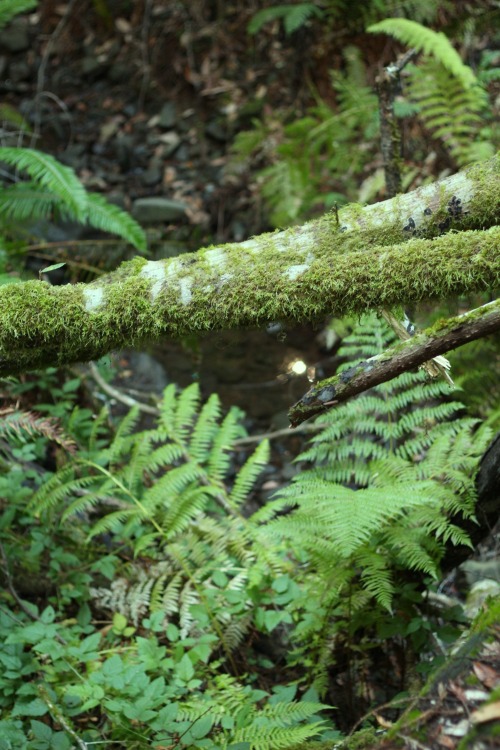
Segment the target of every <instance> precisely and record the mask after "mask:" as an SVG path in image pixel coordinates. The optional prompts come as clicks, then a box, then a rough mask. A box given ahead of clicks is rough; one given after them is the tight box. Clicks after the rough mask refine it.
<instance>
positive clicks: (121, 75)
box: [108, 62, 134, 83]
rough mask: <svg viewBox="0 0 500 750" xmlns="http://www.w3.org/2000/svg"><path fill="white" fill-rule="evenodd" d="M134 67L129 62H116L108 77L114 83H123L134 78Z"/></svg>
mask: <svg viewBox="0 0 500 750" xmlns="http://www.w3.org/2000/svg"><path fill="white" fill-rule="evenodd" d="M133 76H134V69H133V68H132V67H131V66H130V65H127V63H122V62H115V63H113V65H111V67H110V69H109V71H108V78H109V80H110V81H111V82H112V83H123V82H124V81H130V80H132V78H133Z"/></svg>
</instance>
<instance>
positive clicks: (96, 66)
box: [80, 54, 107, 80]
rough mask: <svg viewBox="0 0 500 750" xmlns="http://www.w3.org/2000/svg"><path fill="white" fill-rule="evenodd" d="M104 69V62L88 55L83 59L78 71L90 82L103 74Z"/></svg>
mask: <svg viewBox="0 0 500 750" xmlns="http://www.w3.org/2000/svg"><path fill="white" fill-rule="evenodd" d="M106 68H107V65H106V63H105V62H103V61H101V60H99V59H98V58H97V57H95V55H94V54H89V55H87V57H84V58H83V60H82V64H81V68H80V70H81V73H82V76H83V77H84V78H89V79H90V80H92V79H94V78H97V77H98V76H99V75H101V74H102V73H104V72H105V70H106Z"/></svg>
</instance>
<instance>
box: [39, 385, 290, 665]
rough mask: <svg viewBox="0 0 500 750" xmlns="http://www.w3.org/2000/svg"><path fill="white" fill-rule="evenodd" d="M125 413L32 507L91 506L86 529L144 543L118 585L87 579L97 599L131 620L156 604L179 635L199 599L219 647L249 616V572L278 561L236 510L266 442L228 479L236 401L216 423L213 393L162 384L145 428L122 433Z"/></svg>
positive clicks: (128, 421)
mask: <svg viewBox="0 0 500 750" xmlns="http://www.w3.org/2000/svg"><path fill="white" fill-rule="evenodd" d="M137 418H138V412H137V410H135V409H132V410H130V412H129V413H128V414H127V415H126V416H125V417H124V418H123V419H122V421H121V423H120V424H119V425H118V428H117V430H116V433H115V436H114V438H113V440H111V442H110V444H109V445H108V446H107V447H105V448H102V449H96V450H94V452H93V453H89V454H87V455H85V454H81V455H80V457H79V458H78V459H76V460H75V461H73V462H72V463H69V464H67V465H66V466H64V467H62V468H61V469H60V470H59V471H58V472H57V473H56V474H55V475H54V476H52V477H51V478H50V479H49V480H48V481H46V482H45V483H44V485H43V486H42V487H41V488H40V490H39V492H37V494H36V495H35V497H34V500H33V508H34V509H35V511H36V512H37V513H38V514H43V513H45V512H47V511H49V510H50V511H51V512H53V509H54V508H57V507H59V508H61V506H62V520H63V522H72V520H73V519H74V518H75V516H81V515H82V514H92V515H94V514H95V513H96V512H99V513H100V514H101V517H100V518H98V520H97V521H95V522H94V523H93V525H92V529H91V531H90V534H89V539H92V538H94V537H97V536H99V535H101V534H104V533H109V532H112V533H113V534H115V535H116V536H117V537H118V538H122V539H124V540H129V541H131V542H132V543H133V545H134V550H135V554H136V555H138V554H139V553H143V552H144V551H145V550H148V553H149V554H150V555H152V556H153V557H155V558H157V559H158V558H159V559H158V562H157V564H156V565H154V566H151V567H150V568H149V569H148V570H147V572H146V571H143V570H142V568H141V566H140V565H135V564H134V565H133V566H132V567H131V570H130V572H129V576H128V578H129V582H128V584H127V588H126V591H125V590H124V586H123V582H120V583H113V584H112V585H111V587H110V588H108V589H106V588H104V589H94V590H93V596H94V599H95V601H96V603H97V604H98V605H99V606H100V607H102V608H106V609H107V608H109V609H112V610H113V611H119V612H121V613H122V614H123V615H125V616H126V617H127V618H129V619H130V620H131V621H132V622H133V623H134V624H139V622H140V620H141V619H142V617H144V616H145V615H146V614H147V613H148V612H149V611H154V612H158V611H160V612H162V613H163V614H164V616H165V618H167V619H171V618H174V619H175V620H176V622H177V624H178V626H179V628H180V630H181V633H182V635H183V637H185V636H188V635H191V634H193V633H196V631H197V628H199V627H200V625H199V616H197V615H196V614H195V612H196V611H197V610H196V608H197V607H200V606H202V607H203V608H204V610H205V611H206V612H209V620H208V621H207V623H205V626H206V627H208V628H209V629H214V630H215V632H216V634H217V636H218V639H219V642H220V643H221V644H222V645H223V647H224V648H225V650H226V652H227V653H230V652H231V650H233V649H235V648H237V646H238V644H239V643H240V642H241V641H242V640H243V638H244V637H245V635H246V634H247V632H248V630H249V628H250V627H251V625H252V622H253V614H252V613H253V610H254V608H255V605H254V603H253V602H252V598H251V592H250V589H251V586H252V582H255V581H256V580H262V579H263V578H264V579H267V578H269V577H270V576H271V575H273V574H276V571H277V570H278V569H281V568H282V566H283V562H282V560H281V558H280V556H279V554H278V553H273V552H272V551H269V550H266V549H265V548H264V547H262V545H261V544H260V542H259V541H258V539H257V534H256V533H255V526H253V525H250V524H249V523H248V522H245V521H244V519H243V517H242V516H241V515H240V509H241V508H242V506H243V504H244V503H245V501H246V500H247V497H248V495H249V493H250V492H251V490H252V488H253V486H254V484H255V482H256V480H257V478H258V475H259V474H260V472H261V471H262V467H263V465H264V464H265V463H266V462H267V460H268V453H269V448H268V445H267V442H266V441H264V442H262V443H261V444H260V445H259V446H258V448H257V450H256V451H255V453H254V454H253V455H251V456H250V457H249V458H248V459H247V461H246V463H245V464H244V465H243V466H242V467H241V468H240V470H239V472H237V473H236V475H235V477H234V479H231V481H229V478H228V477H229V476H231V475H232V473H233V467H232V463H231V460H230V450H231V448H232V443H233V441H234V440H235V439H237V438H238V437H240V436H241V435H242V434H244V431H243V428H242V425H241V413H240V412H239V411H238V410H236V409H234V410H231V411H230V412H229V413H228V414H227V415H226V416H225V418H224V419H223V420H222V421H221V407H220V403H219V400H218V398H217V396H215V395H213V396H211V397H210V398H209V399H208V401H207V402H206V403H205V404H203V405H202V404H201V402H200V393H199V388H198V386H197V385H196V384H193V385H192V386H190V387H189V388H187V389H185V390H184V391H181V392H180V393H178V392H177V391H176V388H175V386H173V385H172V386H169V387H168V388H167V389H166V390H165V393H164V397H163V401H162V404H161V406H160V416H159V418H158V423H157V425H156V427H154V428H153V429H150V430H146V431H143V432H139V433H134V428H135V426H136V424H137ZM110 506H111V507H110ZM221 576H222V577H221ZM235 593H237V596H236V597H235V596H234V594H235Z"/></svg>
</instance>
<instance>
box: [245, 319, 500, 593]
mask: <svg viewBox="0 0 500 750" xmlns="http://www.w3.org/2000/svg"><path fill="white" fill-rule="evenodd" d="M369 332H370V333H369ZM367 335H369V336H371V341H369V342H368V345H366V344H365V341H366V337H367ZM388 341H389V339H388V335H387V333H386V332H385V330H384V329H383V328H382V325H381V323H380V322H378V321H377V320H376V319H373V318H372V319H370V321H369V323H368V325H367V323H366V322H365V323H363V324H362V325H361V329H360V332H359V334H355V335H354V337H352V338H351V340H349V339H348V340H347V341H346V343H345V346H344V350H343V351H344V354H345V353H346V352H347V351H349V350H350V349H352V347H353V344H354V348H355V349H356V355H358V356H359V355H361V356H362V357H363V358H366V357H367V356H370V354H371V353H372V352H373V343H374V342H377V344H378V346H380V348H381V349H382V348H384V347H385V345H386V344H387V343H388ZM424 381H425V376H424V375H423V374H422V373H418V374H413V373H406V374H405V375H404V376H402V377H401V378H399V379H396V380H395V381H392V383H387V384H384V385H382V386H379V387H378V388H377V389H375V390H374V391H373V392H372V393H370V394H366V395H364V396H362V397H360V398H358V399H355V400H353V401H351V402H349V403H347V404H345V405H343V406H341V407H339V408H338V409H337V410H335V412H333V414H332V415H328V416H325V417H322V418H321V419H320V421H321V422H322V423H323V424H324V425H325V429H324V430H323V431H322V432H321V433H319V434H318V435H317V436H316V437H315V438H313V439H312V441H311V446H310V447H309V448H308V449H307V450H306V451H305V452H304V453H303V454H302V455H301V456H300V457H299V459H298V460H299V461H307V462H312V463H313V464H314V465H313V467H312V468H311V469H309V470H306V471H303V472H301V473H300V474H299V475H298V476H297V477H296V478H295V480H294V481H293V483H292V484H291V485H290V486H289V487H288V488H286V489H284V490H282V491H280V492H279V493H278V497H277V498H276V499H275V500H274V501H273V502H272V503H271V504H270V505H269V506H268V507H266V508H264V509H263V510H262V511H259V512H258V513H257V519H256V520H259V521H261V522H263V521H265V520H267V519H269V518H270V513H271V511H272V509H273V507H274V511H275V513H282V511H283V510H284V509H285V508H295V509H294V510H293V511H292V512H291V513H290V512H289V513H287V514H286V515H281V516H280V517H278V518H276V519H275V520H274V521H271V522H270V523H269V524H268V527H267V533H268V534H270V535H272V536H273V538H274V537H281V536H283V537H285V538H287V539H289V540H292V539H293V543H294V548H296V549H300V548H303V549H305V550H306V551H307V555H308V556H309V558H310V559H311V561H312V562H313V565H314V569H315V570H317V571H318V572H319V573H320V575H324V576H325V577H326V580H328V581H329V582H330V583H331V581H332V573H331V571H332V570H333V569H335V568H336V567H337V568H338V567H339V566H342V565H344V564H345V565H347V566H348V567H349V569H350V570H352V571H355V570H356V569H357V568H358V566H359V569H360V570H361V585H362V586H366V587H367V590H369V591H370V593H371V594H372V595H373V596H374V597H375V599H376V600H377V601H378V602H379V604H381V605H382V606H384V607H387V606H390V598H391V591H392V590H393V589H392V586H393V584H392V577H393V572H391V569H392V570H394V567H393V566H395V567H396V568H397V567H398V566H400V567H402V568H412V569H415V570H421V571H422V572H424V573H427V574H432V575H437V570H438V565H439V559H440V557H441V555H442V553H443V549H444V544H445V543H447V542H451V543H453V544H462V543H464V541H466V536H465V535H464V533H463V531H462V530H461V529H460V528H459V527H457V526H456V525H454V523H452V522H451V521H450V519H451V518H453V519H455V518H457V517H459V516H462V517H471V515H472V514H473V508H474V499H475V495H474V482H473V473H474V470H475V466H476V464H477V461H478V458H479V456H480V455H481V454H482V452H483V451H484V449H485V447H486V444H487V441H488V434H489V433H488V431H482V432H481V433H478V434H475V429H476V426H477V422H476V421H475V420H471V419H463V418H462V419H461V420H460V419H458V418H457V413H459V410H460V409H461V408H462V407H461V404H459V403H453V402H451V403H449V402H444V403H436V402H435V399H436V398H437V397H439V396H441V397H442V396H443V395H445V394H446V392H447V386H446V385H444V384H437V383H432V384H429V386H427V385H426V383H425V382H424ZM429 399H432V401H430V400H429ZM419 402H420V403H419ZM444 420H446V421H444ZM448 420H450V421H448ZM341 483H344V484H348V485H349V488H348V487H345V486H342V484H341ZM417 530H418V531H417ZM375 549H377V550H380V553H378V555H374V554H373V551H374V550H375ZM382 551H383V552H382ZM342 561H345V562H342ZM321 571H322V572H321ZM333 577H335V575H334V576H333ZM339 581H344V583H345V577H344V576H343V575H340V574H339Z"/></svg>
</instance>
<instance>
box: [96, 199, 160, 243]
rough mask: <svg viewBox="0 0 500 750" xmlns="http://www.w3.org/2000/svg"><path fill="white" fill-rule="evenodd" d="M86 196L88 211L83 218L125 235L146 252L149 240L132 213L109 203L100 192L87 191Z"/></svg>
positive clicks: (119, 235) (103, 229) (102, 227)
mask: <svg viewBox="0 0 500 750" xmlns="http://www.w3.org/2000/svg"><path fill="white" fill-rule="evenodd" d="M86 198H87V202H86V212H85V217H84V219H82V220H85V221H87V222H88V223H89V224H91V226H93V227H95V228H96V229H101V230H102V231H103V232H110V233H111V234H117V235H118V237H123V239H125V240H126V241H127V242H130V244H131V245H133V246H134V247H135V248H136V249H137V250H139V251H141V252H146V250H147V241H146V235H145V233H144V230H143V229H142V227H141V226H140V225H139V224H138V223H137V222H136V220H135V219H133V218H132V216H130V214H128V213H127V212H126V211H123V210H122V209H121V208H119V207H118V206H114V205H113V204H112V203H108V201H107V200H106V199H105V198H104V196H103V195H101V194H100V193H86Z"/></svg>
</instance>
